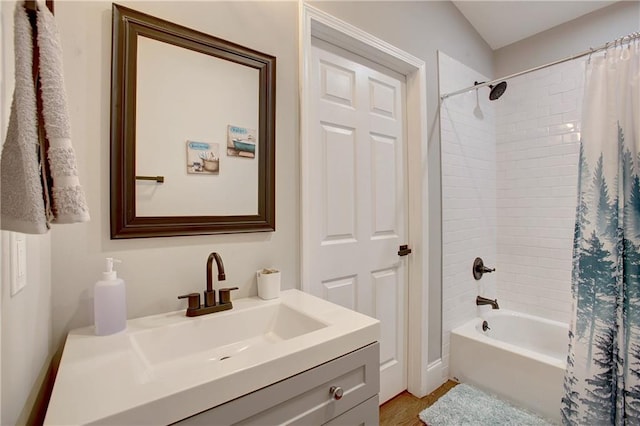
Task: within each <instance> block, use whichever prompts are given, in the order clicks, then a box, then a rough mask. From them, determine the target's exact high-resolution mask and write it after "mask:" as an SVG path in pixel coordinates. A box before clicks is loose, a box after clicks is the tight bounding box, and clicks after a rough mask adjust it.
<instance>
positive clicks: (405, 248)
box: [398, 244, 411, 256]
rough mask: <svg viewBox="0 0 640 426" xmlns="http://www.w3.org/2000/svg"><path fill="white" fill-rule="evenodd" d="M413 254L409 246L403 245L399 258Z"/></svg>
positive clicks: (399, 251) (400, 248)
mask: <svg viewBox="0 0 640 426" xmlns="http://www.w3.org/2000/svg"><path fill="white" fill-rule="evenodd" d="M409 253H411V249H410V248H409V246H408V245H407V244H403V245H401V246H400V247H399V250H398V256H406V255H408V254H409Z"/></svg>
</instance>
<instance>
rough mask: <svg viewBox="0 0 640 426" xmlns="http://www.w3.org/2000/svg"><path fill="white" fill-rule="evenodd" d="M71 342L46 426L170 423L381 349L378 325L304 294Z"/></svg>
mask: <svg viewBox="0 0 640 426" xmlns="http://www.w3.org/2000/svg"><path fill="white" fill-rule="evenodd" d="M184 314H185V311H184V310H182V311H177V312H171V313H167V314H160V315H154V316H149V317H144V318H137V319H134V320H129V321H128V322H127V329H126V331H124V332H122V333H118V334H115V335H111V336H95V335H94V330H93V327H85V328H81V329H77V330H73V331H71V332H70V333H69V335H68V336H67V341H66V343H65V348H64V352H63V355H62V360H61V363H60V367H59V370H58V375H57V377H56V382H55V385H54V388H53V393H52V395H51V401H50V403H49V408H48V411H47V416H46V418H45V424H55V425H60V424H86V423H95V424H136V425H144V424H149V425H151V424H154V425H157V424H169V423H173V422H176V421H178V420H181V419H184V418H186V417H189V416H191V415H193V414H196V413H199V412H202V411H204V410H207V409H209V408H211V407H214V406H217V405H220V404H223V403H225V402H227V401H230V400H232V399H234V398H237V397H240V396H242V395H246V394H248V393H250V392H253V391H255V390H258V389H260V388H263V387H265V386H268V385H270V384H272V383H275V382H278V381H280V380H283V379H286V378H288V377H291V376H293V375H295V374H298V373H301V372H303V371H305V370H308V369H310V368H313V367H315V366H317V365H319V364H322V363H324V362H327V361H330V360H332V359H335V358H338V357H340V356H342V355H344V354H346V353H349V352H351V351H354V350H356V349H359V348H361V347H363V346H366V345H368V344H370V343H373V342H375V341H377V340H379V322H378V321H377V320H375V319H373V318H370V317H367V316H365V315H362V314H359V313H357V312H354V311H351V310H349V309H346V308H343V307H341V306H338V305H335V304H332V303H329V302H327V301H325V300H322V299H319V298H317V297H314V296H311V295H309V294H306V293H303V292H301V291H299V290H287V291H284V292H281V295H280V298H278V299H274V300H268V301H265V300H261V299H258V298H257V297H251V298H246V299H238V300H235V301H234V302H233V309H232V310H229V311H223V312H218V313H213V314H208V315H203V316H200V317H194V318H188V317H186V316H185V315H184Z"/></svg>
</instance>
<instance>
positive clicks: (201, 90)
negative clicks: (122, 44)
mask: <svg viewBox="0 0 640 426" xmlns="http://www.w3.org/2000/svg"><path fill="white" fill-rule="evenodd" d="M213 76H215V77H213ZM137 79H138V81H137V93H136V99H137V102H136V174H137V175H139V176H164V182H163V183H162V184H161V185H158V184H157V183H156V182H154V181H148V180H140V179H137V180H136V215H138V216H176V215H178V216H188V215H214V216H220V215H233V214H240V215H255V214H258V162H257V161H256V155H258V156H259V155H260V153H259V151H258V150H256V145H257V144H256V142H257V141H256V129H257V128H258V96H259V93H258V82H259V80H258V79H259V75H258V70H256V69H254V68H250V67H246V66H244V65H239V64H236V63H233V62H230V61H226V60H223V59H220V58H216V57H213V56H208V55H203V54H201V53H198V52H194V51H193V50H189V49H184V48H182V47H177V46H174V45H171V44H167V43H162V42H160V41H157V40H153V39H149V38H147V37H142V36H138V75H137ZM233 130H237V131H239V132H241V133H238V132H235V133H234V132H233ZM229 134H232V135H234V134H235V135H236V137H233V136H231V137H228V135H229ZM227 140H228V141H229V144H227ZM234 140H235V141H246V145H247V148H249V149H252V150H251V151H238V150H237V149H235V147H234V145H233V143H234V142H233V141H234ZM250 142H253V143H250ZM236 143H238V142H236ZM227 146H229V149H227ZM240 146H241V147H244V145H240Z"/></svg>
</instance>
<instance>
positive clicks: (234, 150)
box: [227, 125, 258, 158]
mask: <svg viewBox="0 0 640 426" xmlns="http://www.w3.org/2000/svg"><path fill="white" fill-rule="evenodd" d="M257 143H258V139H257V137H256V130H255V129H248V128H246V127H240V126H232V125H229V126H227V155H228V156H230V157H244V158H256V146H257Z"/></svg>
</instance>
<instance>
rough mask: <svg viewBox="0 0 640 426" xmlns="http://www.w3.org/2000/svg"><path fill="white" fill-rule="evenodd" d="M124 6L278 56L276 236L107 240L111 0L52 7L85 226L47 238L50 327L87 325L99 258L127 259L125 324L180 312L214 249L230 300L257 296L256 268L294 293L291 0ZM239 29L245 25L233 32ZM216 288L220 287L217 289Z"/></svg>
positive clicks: (58, 331)
mask: <svg viewBox="0 0 640 426" xmlns="http://www.w3.org/2000/svg"><path fill="white" fill-rule="evenodd" d="M122 4H123V5H125V6H128V7H132V8H134V9H136V10H139V11H142V12H146V13H149V14H151V15H153V16H157V17H160V18H163V19H168V20H171V21H173V22H176V23H179V24H181V25H185V26H187V27H190V28H193V29H196V30H199V31H202V32H205V33H208V34H211V35H214V36H216V37H220V38H223V39H227V40H232V41H234V42H235V43H238V44H241V45H244V46H248V47H251V48H252V49H255V50H258V51H262V52H265V53H269V54H271V55H274V56H276V57H277V61H278V62H277V81H276V108H277V118H276V139H277V149H276V162H277V174H276V182H277V189H276V220H277V223H276V227H277V231H276V232H273V233H252V234H235V235H213V236H195V237H173V238H152V239H135V240H126V241H123V240H110V239H109V109H110V64H111V3H109V2H57V4H56V19H57V21H58V25H59V29H60V32H61V37H62V43H63V49H64V64H65V73H66V75H65V77H66V81H67V89H68V95H69V102H70V110H71V122H72V125H73V139H74V146H75V148H76V154H77V157H78V162H79V175H80V178H81V181H82V184H83V186H84V188H85V191H86V193H87V199H88V203H89V207H90V210H91V221H90V222H89V223H87V224H81V225H73V226H59V227H55V228H54V229H53V232H52V247H53V253H52V262H53V268H52V278H53V297H52V304H53V327H54V338H55V339H56V343H58V342H59V341H60V339H62V338H63V336H64V335H65V333H66V332H67V331H68V330H69V329H71V328H75V327H78V326H84V325H88V324H91V323H92V322H93V313H92V310H93V309H92V303H93V300H92V293H93V285H94V283H95V281H96V280H97V279H99V278H100V276H101V275H100V272H101V271H102V270H103V264H104V257H106V256H113V257H116V258H120V259H122V260H123V263H122V264H121V265H119V276H120V277H122V278H123V279H124V280H125V282H126V285H127V303H128V316H129V318H134V317H139V316H144V315H149V314H153V313H158V312H162V311H169V310H176V309H180V308H183V307H184V301H179V300H178V299H177V296H178V295H181V294H185V293H189V292H192V291H202V290H204V288H205V284H206V276H205V270H206V268H205V266H206V260H207V256H208V255H209V253H210V252H213V251H217V252H219V253H220V254H221V255H222V258H223V261H224V264H225V270H226V275H227V281H226V282H225V283H224V284H225V285H237V286H238V287H240V290H239V291H238V292H236V294H234V296H235V297H246V296H248V295H251V294H255V293H256V288H255V282H254V281H255V278H254V277H255V271H256V270H257V269H259V268H262V267H266V266H275V267H277V268H279V269H281V270H282V271H283V277H282V285H283V287H284V288H294V287H298V286H299V282H298V277H299V258H298V244H299V242H298V241H299V230H298V228H299V218H298V208H299V201H298V193H299V186H298V170H297V167H298V147H297V134H298V124H297V122H298V103H297V85H296V84H295V82H296V81H297V75H296V74H297V63H298V55H297V40H296V37H295V36H294V35H295V28H296V26H295V23H296V21H297V4H296V3H294V2H247V3H245V2H193V3H187V2H138V3H135V2H125V3H122ZM238 23H242V25H239V24H238ZM217 285H218V284H216V286H217Z"/></svg>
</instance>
